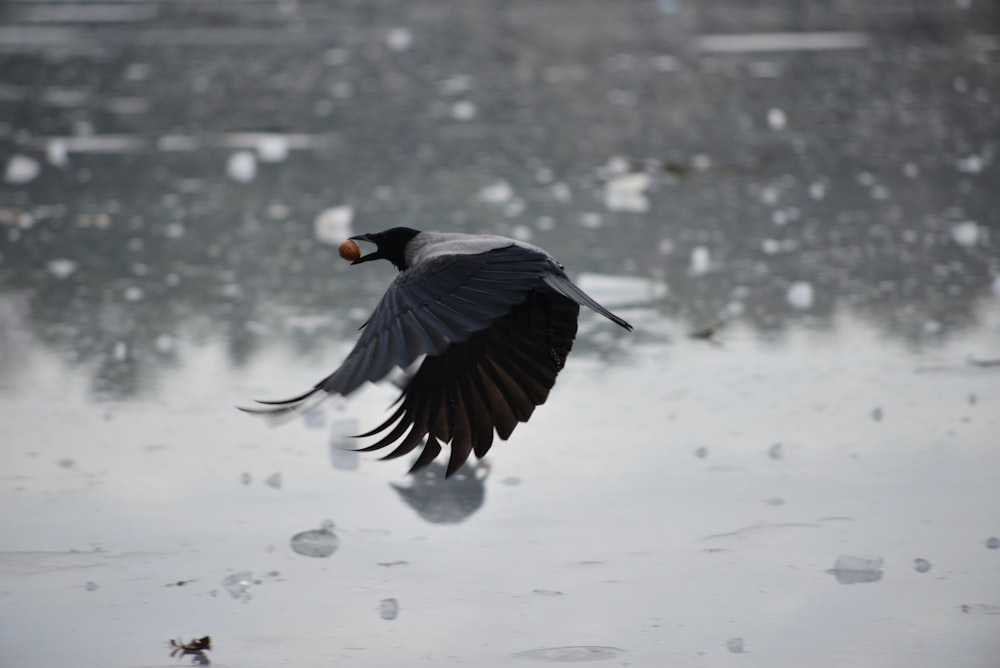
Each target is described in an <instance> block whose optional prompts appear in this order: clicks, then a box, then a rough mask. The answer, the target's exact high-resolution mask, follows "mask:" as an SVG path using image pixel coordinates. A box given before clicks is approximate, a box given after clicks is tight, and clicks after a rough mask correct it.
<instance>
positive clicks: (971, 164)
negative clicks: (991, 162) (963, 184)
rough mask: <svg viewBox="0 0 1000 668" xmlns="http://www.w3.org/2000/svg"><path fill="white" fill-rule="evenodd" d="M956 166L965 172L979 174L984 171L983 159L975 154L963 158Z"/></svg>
mask: <svg viewBox="0 0 1000 668" xmlns="http://www.w3.org/2000/svg"><path fill="white" fill-rule="evenodd" d="M955 166H956V167H957V168H958V171H960V172H962V173H963V174H978V173H979V172H981V171H983V159H982V157H981V156H978V155H975V154H973V155H970V156H967V157H965V158H961V159H960V160H959V161H958V163H957V164H956V165H955Z"/></svg>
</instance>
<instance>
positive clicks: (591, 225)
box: [580, 211, 604, 230]
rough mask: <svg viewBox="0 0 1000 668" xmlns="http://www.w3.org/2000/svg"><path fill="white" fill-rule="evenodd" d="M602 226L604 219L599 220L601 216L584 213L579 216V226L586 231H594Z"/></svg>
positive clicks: (588, 212) (591, 212) (589, 212)
mask: <svg viewBox="0 0 1000 668" xmlns="http://www.w3.org/2000/svg"><path fill="white" fill-rule="evenodd" d="M603 224H604V219H603V218H601V214H599V213H594V212H593V211H585V212H583V213H581V214H580V225H582V226H583V227H586V228H587V229H588V230H596V229H597V228H599V227H600V226H601V225H603Z"/></svg>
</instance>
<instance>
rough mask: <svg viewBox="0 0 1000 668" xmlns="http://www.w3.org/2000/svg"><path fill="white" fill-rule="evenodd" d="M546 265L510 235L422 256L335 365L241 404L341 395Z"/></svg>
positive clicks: (481, 311) (505, 303) (448, 342)
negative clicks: (284, 392) (276, 396)
mask: <svg viewBox="0 0 1000 668" xmlns="http://www.w3.org/2000/svg"><path fill="white" fill-rule="evenodd" d="M553 269H556V270H558V267H557V265H555V264H554V263H553V262H552V260H551V259H549V257H548V256H547V255H545V254H544V253H542V252H541V251H539V250H535V249H532V248H525V247H522V246H518V245H514V244H513V242H511V245H510V246H505V247H503V248H495V249H493V250H489V251H486V252H483V253H476V254H461V255H446V256H440V257H436V258H433V259H431V260H428V261H426V262H423V263H421V264H419V265H418V266H416V267H413V268H411V269H408V270H406V271H404V272H402V273H400V274H399V275H398V276H397V277H396V279H395V280H394V281H393V282H392V284H391V285H390V286H389V289H388V290H386V293H385V295H384V296H383V297H382V300H381V301H380V302H379V304H378V306H376V307H375V311H374V312H373V313H372V316H371V318H369V320H368V322H366V323H365V325H364V326H363V329H362V332H361V337H360V338H359V339H358V342H357V344H356V345H355V346H354V349H353V350H351V352H350V354H348V356H347V359H345V360H344V362H343V364H341V366H340V368H338V369H337V370H336V371H334V372H333V373H332V374H330V375H329V376H327V377H326V378H324V379H323V380H321V381H320V382H319V383H317V384H316V385H315V386H314V387H313V388H312V389H310V390H309V391H308V392H305V393H303V394H301V395H299V396H297V397H292V398H291V399H285V400H281V401H262V402H260V403H262V404H266V406H265V407H261V408H251V409H243V410H246V411H248V412H252V413H264V414H270V415H281V414H283V413H288V412H290V411H294V410H296V409H297V408H298V407H299V406H301V405H302V404H303V402H305V401H306V400H307V399H308V398H309V397H311V396H312V395H314V394H316V393H317V392H320V391H325V392H328V393H330V394H340V395H347V394H350V393H351V392H353V391H355V390H356V389H358V388H359V387H360V386H361V385H362V384H363V383H365V382H366V381H371V382H375V381H378V380H381V379H382V378H385V377H386V376H387V375H388V374H389V373H390V372H391V371H392V369H393V368H395V367H400V368H405V367H408V366H409V365H410V364H412V363H413V362H414V361H416V359H417V358H418V357H420V356H421V355H427V356H429V357H436V356H439V355H441V354H442V353H444V352H445V351H446V350H447V349H448V348H449V346H453V345H454V344H458V343H462V342H464V341H467V340H469V338H470V337H472V336H473V335H474V334H476V333H477V332H480V331H483V330H485V329H486V328H488V327H489V326H490V325H491V324H492V323H493V322H494V321H496V320H497V319H498V318H501V317H503V316H504V315H506V314H507V313H508V312H509V311H510V310H511V309H512V308H513V307H514V306H515V305H517V304H519V303H521V302H522V301H524V299H525V297H526V296H527V295H528V294H529V293H530V292H531V291H532V290H533V289H534V287H535V286H536V285H538V284H539V282H540V281H541V280H542V278H543V277H544V276H545V274H546V273H547V272H549V271H552V270H553Z"/></svg>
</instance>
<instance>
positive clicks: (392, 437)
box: [362, 279, 580, 475]
mask: <svg viewBox="0 0 1000 668" xmlns="http://www.w3.org/2000/svg"><path fill="white" fill-rule="evenodd" d="M536 280H537V279H536ZM521 299H522V300H521V303H519V304H518V305H516V306H515V307H514V308H513V309H512V310H510V311H509V312H508V313H507V314H506V315H505V316H504V317H502V318H500V319H499V320H497V321H496V322H494V323H493V326H492V327H490V328H488V329H485V330H481V331H479V332H476V333H475V334H473V335H472V336H471V337H469V338H467V339H466V340H464V341H462V342H459V343H456V344H453V345H451V346H450V347H449V348H448V349H447V351H446V352H445V353H444V354H442V355H438V356H428V357H427V358H426V359H425V360H424V361H423V363H421V365H420V369H419V370H418V371H417V372H416V374H415V375H414V376H413V378H412V379H411V380H410V382H409V383H408V384H407V386H406V389H405V390H403V393H402V394H401V395H400V397H399V399H398V400H397V403H399V404H400V405H399V407H398V408H397V409H396V411H395V412H394V413H393V414H392V416H390V417H389V419H388V420H386V421H385V422H383V423H382V424H381V425H379V426H378V427H376V428H375V429H373V430H372V431H370V432H368V433H367V434H362V436H373V435H376V434H380V433H382V432H385V431H387V430H388V433H387V434H385V435H384V436H383V437H382V439H381V440H379V441H378V442H377V443H375V444H373V445H371V446H369V447H367V448H363V449H364V450H365V451H371V450H377V449H379V448H384V447H387V446H389V445H393V444H395V445H396V447H395V449H394V450H392V452H390V453H389V454H388V455H386V456H385V459H391V458H394V457H400V456H402V455H405V454H407V453H409V452H411V451H412V450H413V449H414V448H416V447H417V446H418V445H419V444H420V443H421V442H422V441H424V439H425V438H426V444H425V445H424V448H423V450H422V451H421V453H420V456H419V457H418V458H417V461H416V462H415V463H414V464H413V468H412V469H411V471H415V470H417V469H420V468H423V467H424V466H427V465H428V464H430V463H431V461H433V460H434V458H435V457H437V455H438V454H440V452H441V444H442V443H448V442H451V456H450V459H449V461H448V471H447V474H446V475H451V474H452V473H454V472H455V471H456V470H458V469H459V467H461V466H462V464H463V463H465V461H466V460H467V459H468V458H469V455H470V454H471V453H473V452H475V453H476V456H477V457H482V456H483V455H485V454H486V452H487V451H488V450H489V449H490V446H491V445H492V444H493V432H494V430H495V431H496V433H497V435H499V436H500V438H501V439H503V440H506V439H507V438H508V437H509V436H510V435H511V432H513V431H514V427H516V426H517V423H518V422H526V421H527V420H528V418H529V417H530V416H531V413H532V412H533V411H534V410H535V406H538V405H541V404H542V403H544V402H545V400H546V398H548V396H549V390H550V389H552V386H553V385H554V384H555V380H556V374H558V373H559V371H560V370H561V369H562V368H563V365H564V364H565V363H566V356H567V355H569V352H570V349H571V348H572V347H573V339H574V337H575V336H576V327H577V316H578V315H579V312H580V307H579V305H578V304H577V303H576V302H575V301H573V300H571V299H568V298H567V297H565V296H563V295H562V294H559V293H557V292H555V291H554V290H552V289H551V288H549V287H548V286H547V285H546V284H544V283H541V282H539V284H538V286H537V287H536V288H535V289H533V290H531V291H529V292H528V293H527V294H524V293H522V297H521Z"/></svg>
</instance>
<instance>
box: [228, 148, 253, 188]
mask: <svg viewBox="0 0 1000 668" xmlns="http://www.w3.org/2000/svg"><path fill="white" fill-rule="evenodd" d="M226 174H228V175H229V178H231V179H232V180H233V181H239V182H240V183H249V182H250V181H253V180H254V178H256V176H257V158H255V157H254V154H253V153H251V152H250V151H237V152H236V153H233V154H232V155H231V156H229V160H228V161H227V162H226Z"/></svg>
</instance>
